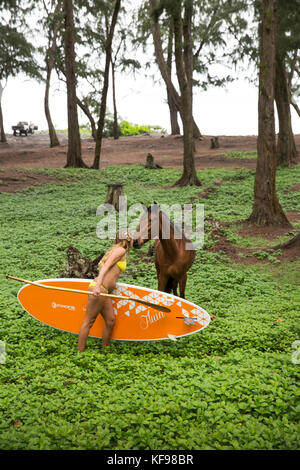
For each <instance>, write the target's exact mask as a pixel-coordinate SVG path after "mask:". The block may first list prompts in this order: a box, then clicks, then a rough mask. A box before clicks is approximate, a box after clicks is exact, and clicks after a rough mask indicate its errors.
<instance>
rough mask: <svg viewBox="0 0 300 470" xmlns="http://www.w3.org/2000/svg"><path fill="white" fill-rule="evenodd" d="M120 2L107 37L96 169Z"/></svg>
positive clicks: (93, 166)
mask: <svg viewBox="0 0 300 470" xmlns="http://www.w3.org/2000/svg"><path fill="white" fill-rule="evenodd" d="M120 4H121V0H116V3H115V8H114V12H113V16H112V20H111V25H110V30H109V34H108V38H107V44H106V58H105V70H104V80H103V88H102V97H101V106H100V115H99V121H98V127H97V133H96V146H95V157H94V162H93V165H92V168H93V169H95V170H98V169H99V165H100V154H101V146H102V136H103V129H104V119H105V111H106V99H107V91H108V82H109V66H110V62H111V46H112V40H113V35H114V30H115V26H116V23H117V19H118V13H119V10H120Z"/></svg>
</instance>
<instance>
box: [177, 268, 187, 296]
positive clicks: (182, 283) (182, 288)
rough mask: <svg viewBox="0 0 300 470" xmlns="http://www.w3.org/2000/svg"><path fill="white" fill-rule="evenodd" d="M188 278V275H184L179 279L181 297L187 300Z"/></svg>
mask: <svg viewBox="0 0 300 470" xmlns="http://www.w3.org/2000/svg"><path fill="white" fill-rule="evenodd" d="M186 278H187V275H186V273H184V275H183V276H182V277H181V278H180V279H179V292H180V297H182V298H183V299H184V298H185V297H184V295H185V285H186Z"/></svg>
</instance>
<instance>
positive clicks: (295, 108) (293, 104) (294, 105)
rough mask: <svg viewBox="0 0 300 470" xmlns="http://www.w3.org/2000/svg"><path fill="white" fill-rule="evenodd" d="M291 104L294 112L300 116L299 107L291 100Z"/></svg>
mask: <svg viewBox="0 0 300 470" xmlns="http://www.w3.org/2000/svg"><path fill="white" fill-rule="evenodd" d="M291 105H292V106H293V108H294V110H295V111H296V113H297V114H298V116H299V117H300V108H299V106H298V105H297V103H295V102H294V101H291Z"/></svg>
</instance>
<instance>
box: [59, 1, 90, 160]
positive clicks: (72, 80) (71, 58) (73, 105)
mask: <svg viewBox="0 0 300 470" xmlns="http://www.w3.org/2000/svg"><path fill="white" fill-rule="evenodd" d="M64 14H65V61H66V80H67V105H68V153H67V163H66V165H65V168H66V167H74V168H87V166H86V165H85V163H84V162H83V160H82V157H81V140H80V133H79V125H78V114H77V97H76V70H75V26H74V17H73V3H72V0H64Z"/></svg>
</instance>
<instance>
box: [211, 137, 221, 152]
mask: <svg viewBox="0 0 300 470" xmlns="http://www.w3.org/2000/svg"><path fill="white" fill-rule="evenodd" d="M210 148H211V149H218V148H220V144H219V137H212V138H211V139H210Z"/></svg>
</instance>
